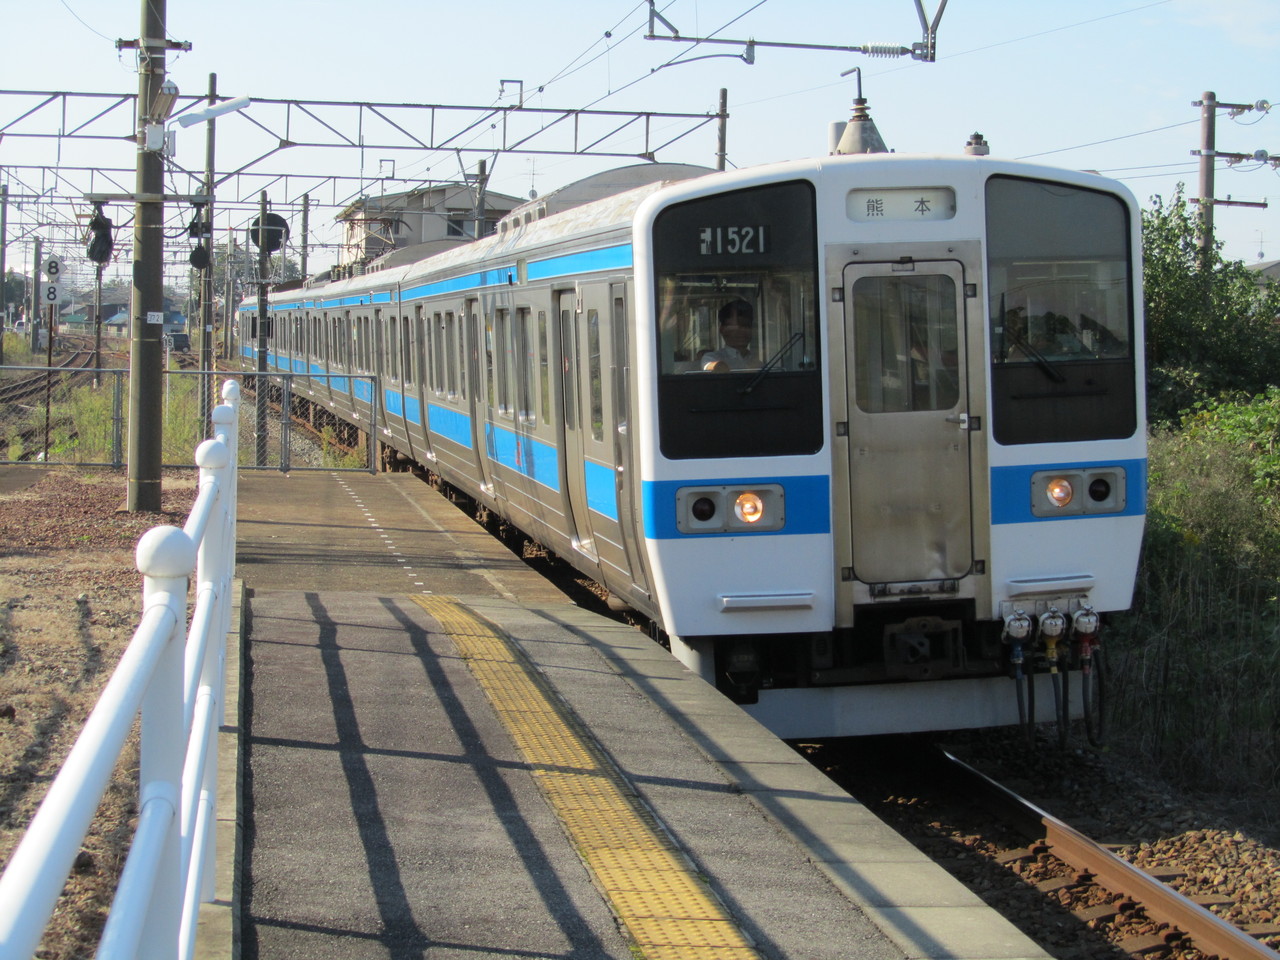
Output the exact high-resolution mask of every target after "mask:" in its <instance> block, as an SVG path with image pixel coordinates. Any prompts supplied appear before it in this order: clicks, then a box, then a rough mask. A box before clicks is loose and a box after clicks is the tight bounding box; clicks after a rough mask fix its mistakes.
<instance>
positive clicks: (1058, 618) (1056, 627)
mask: <svg viewBox="0 0 1280 960" xmlns="http://www.w3.org/2000/svg"><path fill="white" fill-rule="evenodd" d="M1066 629H1067V618H1066V617H1064V616H1063V615H1062V614H1061V613H1059V612H1058V608H1057V607H1050V608H1049V612H1048V613H1046V614H1044V615H1043V616H1041V617H1040V636H1042V637H1060V636H1062V633H1063V631H1064V630H1066Z"/></svg>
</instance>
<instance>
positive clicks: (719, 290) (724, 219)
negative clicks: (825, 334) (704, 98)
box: [653, 181, 823, 459]
mask: <svg viewBox="0 0 1280 960" xmlns="http://www.w3.org/2000/svg"><path fill="white" fill-rule="evenodd" d="M814 207H815V201H814V190H813V186H812V185H811V184H810V183H809V182H808V181H789V182H785V183H778V184H770V185H767V186H762V187H752V188H748V189H743V190H734V191H729V192H725V193H721V194H715V195H712V196H709V197H703V198H700V199H697V200H690V201H686V202H684V203H679V204H674V205H673V206H671V207H669V208H667V209H666V210H663V211H661V212H660V213H659V214H658V215H657V217H656V219H655V221H654V228H653V232H654V236H653V250H654V274H655V278H656V281H657V298H656V302H657V317H656V319H657V331H656V334H657V345H658V353H659V357H658V375H659V383H658V417H659V430H660V432H661V437H660V446H661V449H662V453H663V455H664V456H666V457H668V458H670V459H691V458H698V457H750V456H779V455H788V454H791V455H794V454H810V453H815V452H817V451H818V450H819V449H820V448H821V447H822V443H823V417H822V406H823V405H822V382H821V373H820V364H819V360H820V357H819V350H820V345H819V340H818V304H817V265H818V256H817V233H816V226H815V224H816V217H815V211H814Z"/></svg>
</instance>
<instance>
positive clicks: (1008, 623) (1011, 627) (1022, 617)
mask: <svg viewBox="0 0 1280 960" xmlns="http://www.w3.org/2000/svg"><path fill="white" fill-rule="evenodd" d="M1004 635H1005V637H1007V638H1009V639H1011V640H1014V641H1018V640H1025V639H1026V638H1027V637H1029V636H1030V635H1031V618H1030V617H1028V616H1027V615H1026V614H1025V613H1023V612H1022V611H1021V610H1015V611H1014V612H1013V613H1011V614H1009V616H1007V617H1005V618H1004Z"/></svg>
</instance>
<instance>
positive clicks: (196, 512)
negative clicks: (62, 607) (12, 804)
mask: <svg viewBox="0 0 1280 960" xmlns="http://www.w3.org/2000/svg"><path fill="white" fill-rule="evenodd" d="M222 398H223V403H221V404H219V405H218V406H217V407H215V408H214V409H213V411H211V419H212V421H213V434H214V438H213V439H211V440H206V441H204V442H203V443H202V444H200V446H199V447H198V448H197V449H196V454H195V462H196V465H197V466H198V467H199V468H200V485H199V492H198V495H197V497H196V502H195V505H194V506H193V507H192V508H191V515H190V516H189V517H188V518H187V522H186V524H185V525H184V526H183V527H182V528H181V529H179V528H178V527H170V526H161V527H154V528H152V529H151V530H148V531H147V532H146V533H145V534H143V535H142V537H141V539H140V540H139V541H138V549H137V562H138V570H139V572H141V573H142V575H143V588H142V619H141V622H140V624H139V626H138V629H137V630H136V631H135V632H134V635H133V639H132V640H131V641H130V642H129V646H128V647H127V648H126V650H125V653H124V655H123V656H122V657H121V658H120V663H119V665H118V666H117V667H116V669H115V672H114V673H113V674H112V675H111V679H110V680H108V681H107V684H106V686H105V688H104V689H103V691H102V695H101V696H100V697H99V699H98V703H97V704H96V705H95V706H94V708H93V712H92V713H91V714H90V715H89V719H88V720H87V721H86V722H85V726H84V730H83V731H82V732H81V734H80V737H79V738H78V739H77V740H76V743H75V746H74V747H72V749H71V753H70V754H69V755H68V756H67V759H66V762H65V763H64V764H63V765H62V769H61V770H60V771H59V772H58V776H57V778H56V779H55V780H54V781H53V783H52V785H50V787H49V792H48V793H47V794H46V796H45V799H44V802H43V803H41V805H40V809H39V810H38V811H36V815H35V817H34V818H33V819H32V821H31V824H30V826H29V827H28V828H27V831H26V833H25V834H24V836H23V838H22V842H21V843H20V844H19V845H18V847H17V849H16V850H15V851H14V852H13V856H12V857H11V858H10V860H9V864H8V866H7V867H6V868H5V871H4V875H3V876H0V957H3V958H4V960H10V958H13V960H25V958H27V957H30V956H31V955H32V954H33V953H34V952H35V950H36V948H37V947H38V946H39V943H40V938H41V936H42V935H43V933H44V929H45V927H46V926H47V925H48V922H49V917H50V916H51V914H52V913H53V909H54V907H55V906H56V904H57V900H58V895H59V893H60V892H61V891H62V887H63V885H64V884H65V883H66V879H67V875H68V874H69V873H70V871H71V866H72V863H73V862H74V860H75V857H76V854H77V853H78V852H79V850H80V845H81V843H82V842H83V841H84V838H85V835H86V833H87V832H88V829H89V824H90V822H91V821H92V819H93V815H94V813H95V812H96V810H97V808H98V804H99V802H100V801H101V799H102V794H103V792H104V790H105V789H106V786H107V783H108V781H109V779H110V777H111V772H112V769H113V768H114V767H115V764H116V761H117V759H118V758H119V756H120V752H121V749H122V748H123V746H124V742H125V738H126V737H127V736H128V734H129V730H130V728H131V727H132V726H133V721H134V719H135V718H136V717H137V716H138V714H139V712H141V714H142V742H141V763H140V767H139V784H138V792H139V800H138V809H139V815H138V827H137V832H136V833H135V834H134V838H133V844H132V846H131V847H130V850H129V856H128V859H127V860H126V861H125V866H124V872H123V874H122V875H121V877H120V884H119V887H118V888H117V889H116V896H115V900H114V901H113V902H112V905H111V913H110V915H109V917H108V918H107V925H106V928H105V929H104V930H103V933H102V940H101V943H100V945H99V948H98V956H99V957H102V958H116V957H130V958H132V957H146V958H153V957H154V958H161V957H163V958H165V960H172V958H175V957H181V958H188V957H190V956H191V953H192V950H193V947H194V943H195V931H196V916H197V913H198V911H199V903H200V901H201V900H205V901H209V900H212V899H213V863H214V858H213V827H214V824H215V817H214V809H213V808H214V803H215V798H216V794H217V766H218V765H217V753H216V751H215V750H214V749H213V747H214V745H215V743H216V738H217V733H218V727H219V725H220V724H221V723H222V709H223V689H224V683H223V678H224V675H225V668H226V663H225V661H226V636H227V631H228V630H229V629H230V627H231V611H232V606H233V604H232V596H231V587H232V578H233V575H234V572H235V554H236V540H235V530H236V486H237V476H236V434H237V429H236V428H237V422H238V419H239V411H240V388H239V385H238V384H236V383H234V382H228V383H226V384H224V386H223V388H222ZM193 573H194V575H195V607H194V612H193V614H192V617H191V623H190V627H189V629H185V628H187V622H186V611H187V589H188V580H189V578H190V577H191V576H192V574H193ZM184 633H185V637H184ZM184 639H185V643H184V642H183V641H184Z"/></svg>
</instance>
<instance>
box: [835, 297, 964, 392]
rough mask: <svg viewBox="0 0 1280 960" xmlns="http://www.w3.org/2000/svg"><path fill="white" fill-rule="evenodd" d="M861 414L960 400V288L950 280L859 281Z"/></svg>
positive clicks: (856, 313) (856, 347)
mask: <svg viewBox="0 0 1280 960" xmlns="http://www.w3.org/2000/svg"><path fill="white" fill-rule="evenodd" d="M853 315H854V316H855V317H857V318H858V322H857V323H856V324H855V327H854V337H855V340H856V342H855V345H854V356H855V357H856V358H857V360H856V362H857V371H856V374H855V376H856V382H857V385H858V391H857V401H858V408H859V409H860V410H862V411H864V412H866V413H905V412H909V411H913V410H950V409H951V408H952V407H954V406H955V405H956V403H957V401H958V400H959V398H960V345H959V332H958V330H957V327H956V285H955V281H953V280H952V279H951V278H950V277H948V276H944V275H941V274H929V275H924V276H912V277H860V278H859V279H858V280H857V281H856V282H855V283H854V285H853Z"/></svg>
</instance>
